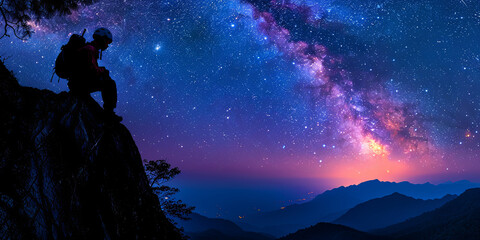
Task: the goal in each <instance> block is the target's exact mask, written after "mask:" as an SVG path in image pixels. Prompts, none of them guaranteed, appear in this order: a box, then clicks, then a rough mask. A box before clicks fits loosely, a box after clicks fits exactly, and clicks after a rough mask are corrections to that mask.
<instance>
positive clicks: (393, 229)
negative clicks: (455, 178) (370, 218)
mask: <svg viewBox="0 0 480 240" xmlns="http://www.w3.org/2000/svg"><path fill="white" fill-rule="evenodd" d="M372 233H375V234H378V235H385V236H394V237H395V238H398V239H409V240H417V239H428V240H439V239H445V240H446V239H451V240H456V239H461V240H478V239H480V188H473V189H469V190H467V191H465V192H464V193H463V194H461V195H460V196H458V197H457V198H456V199H454V200H452V201H450V202H448V203H446V204H445V205H443V206H442V207H440V208H438V209H436V210H434V211H431V212H427V213H424V214H422V215H420V216H417V217H415V218H412V219H409V220H407V221H405V222H402V223H399V224H395V225H393V226H390V227H387V228H384V229H380V230H376V231H372Z"/></svg>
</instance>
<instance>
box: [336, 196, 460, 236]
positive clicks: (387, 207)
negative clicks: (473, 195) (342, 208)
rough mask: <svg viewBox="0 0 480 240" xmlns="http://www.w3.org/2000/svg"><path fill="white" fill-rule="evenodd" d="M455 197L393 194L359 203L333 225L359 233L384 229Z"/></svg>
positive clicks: (439, 205)
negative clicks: (352, 229) (429, 197)
mask: <svg viewBox="0 0 480 240" xmlns="http://www.w3.org/2000/svg"><path fill="white" fill-rule="evenodd" d="M456 197H457V195H446V196H445V197H443V198H441V199H434V200H423V199H415V198H412V197H408V196H405V195H403V194H400V193H397V192H395V193H393V194H391V195H388V196H385V197H382V198H375V199H372V200H368V201H366V202H364V203H360V204H358V205H357V206H355V207H353V208H352V209H350V210H348V212H347V213H345V214H344V215H342V216H341V217H340V218H338V219H337V220H335V221H333V223H336V224H341V225H345V226H348V227H351V228H355V229H357V230H361V231H369V230H373V229H378V228H384V227H387V226H390V225H393V224H396V223H400V222H403V221H405V220H407V219H408V218H412V217H416V216H418V215H420V214H422V213H425V212H428V211H431V210H434V209H436V208H439V207H441V206H442V205H444V204H445V203H447V202H448V201H451V200H453V199H455V198H456Z"/></svg>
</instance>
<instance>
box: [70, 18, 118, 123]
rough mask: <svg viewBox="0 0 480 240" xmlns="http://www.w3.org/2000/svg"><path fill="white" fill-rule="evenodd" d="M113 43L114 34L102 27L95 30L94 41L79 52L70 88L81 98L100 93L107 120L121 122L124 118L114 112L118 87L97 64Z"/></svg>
mask: <svg viewBox="0 0 480 240" xmlns="http://www.w3.org/2000/svg"><path fill="white" fill-rule="evenodd" d="M112 41H113V38H112V33H111V32H110V31H109V30H108V29H106V28H103V27H102V28H99V29H97V30H95V32H94V33H93V41H92V42H89V43H87V44H86V45H85V46H83V47H82V48H80V49H79V50H78V52H77V55H76V56H77V57H76V61H75V63H76V64H75V69H74V74H72V77H71V78H69V81H68V88H69V89H70V92H71V93H72V94H75V95H80V96H85V95H89V94H90V93H93V92H98V91H100V92H101V93H102V99H103V109H104V112H105V118H106V120H108V121H115V122H120V121H122V117H120V116H118V115H117V114H115V112H114V109H115V108H116V107H117V85H116V84H115V81H114V80H113V79H112V78H110V74H109V71H108V70H107V69H105V67H99V66H98V62H97V59H98V58H99V56H100V59H101V53H102V52H103V51H105V50H106V49H107V48H108V45H109V44H110V43H112Z"/></svg>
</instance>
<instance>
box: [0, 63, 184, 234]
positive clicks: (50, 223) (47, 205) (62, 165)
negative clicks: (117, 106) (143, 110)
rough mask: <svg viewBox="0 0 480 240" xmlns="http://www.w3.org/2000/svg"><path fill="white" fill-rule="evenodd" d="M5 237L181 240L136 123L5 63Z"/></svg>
mask: <svg viewBox="0 0 480 240" xmlns="http://www.w3.org/2000/svg"><path fill="white" fill-rule="evenodd" d="M0 106H1V110H2V113H1V114H0V123H1V125H0V239H119V238H121V239H168V240H173V239H180V234H179V233H178V230H177V229H176V228H175V227H174V226H173V225H172V224H171V223H170V222H168V220H167V219H166V218H165V216H164V214H163V212H162V211H161V207H160V204H159V201H158V198H157V196H155V195H154V194H153V193H152V191H151V189H150V188H149V185H148V180H147V177H146V175H145V172H144V169H143V166H142V159H141V156H140V154H139V151H138V149H137V146H136V145H135V142H134V140H133V139H132V136H131V135H130V132H129V131H128V129H127V128H126V127H125V126H123V125H122V124H119V123H116V124H105V123H104V120H103V119H102V109H101V108H100V106H99V105H98V104H97V103H96V102H95V101H94V100H93V99H92V98H85V99H79V98H77V97H74V96H72V95H70V94H68V93H66V92H62V93H60V94H55V93H53V92H51V91H47V90H38V89H34V88H28V87H22V86H20V85H19V84H18V82H17V81H16V79H15V78H14V77H13V75H12V74H11V73H10V72H9V71H8V70H7V69H6V68H5V66H4V65H3V63H0Z"/></svg>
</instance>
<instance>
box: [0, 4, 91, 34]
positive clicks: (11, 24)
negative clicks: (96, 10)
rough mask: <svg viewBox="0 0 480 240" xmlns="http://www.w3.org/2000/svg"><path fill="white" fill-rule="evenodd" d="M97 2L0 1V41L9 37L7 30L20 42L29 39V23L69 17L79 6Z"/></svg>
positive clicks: (30, 32)
mask: <svg viewBox="0 0 480 240" xmlns="http://www.w3.org/2000/svg"><path fill="white" fill-rule="evenodd" d="M97 1H98V0H0V14H1V17H2V18H3V21H0V26H2V27H3V34H2V35H1V36H0V39H2V38H3V37H5V36H7V37H9V36H10V35H9V34H8V32H9V30H11V31H12V32H13V34H14V35H15V36H16V37H17V38H19V39H22V40H25V39H27V38H29V37H31V35H32V33H33V30H32V27H31V25H29V22H30V21H40V20H41V19H42V18H51V17H53V16H55V15H57V14H58V15H60V16H63V15H69V14H71V11H72V10H75V9H78V7H80V6H86V5H90V4H92V3H94V2H97Z"/></svg>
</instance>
